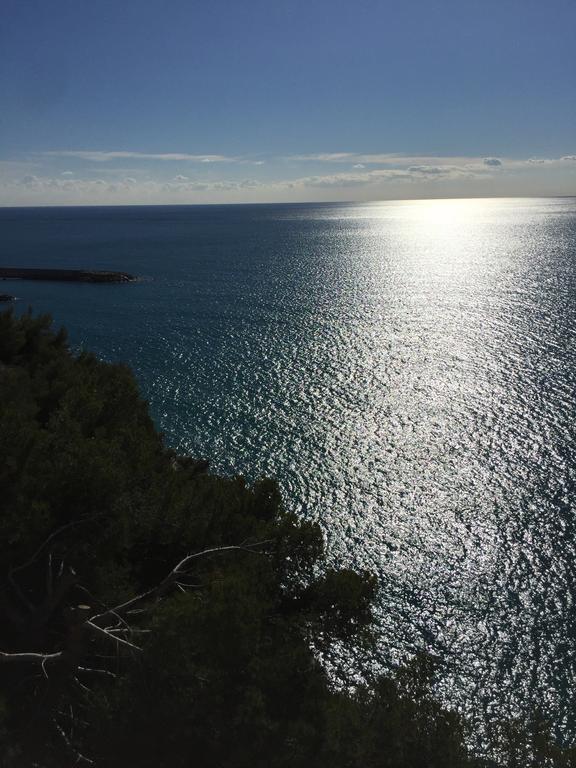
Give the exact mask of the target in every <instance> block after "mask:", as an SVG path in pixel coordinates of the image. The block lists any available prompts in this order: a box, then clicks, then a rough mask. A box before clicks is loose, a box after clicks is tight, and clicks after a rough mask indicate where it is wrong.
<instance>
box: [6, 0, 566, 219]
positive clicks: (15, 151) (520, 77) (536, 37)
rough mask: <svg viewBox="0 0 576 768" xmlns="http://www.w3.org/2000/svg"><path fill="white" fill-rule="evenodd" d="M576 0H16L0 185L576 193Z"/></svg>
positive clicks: (245, 193)
mask: <svg viewBox="0 0 576 768" xmlns="http://www.w3.org/2000/svg"><path fill="white" fill-rule="evenodd" d="M575 30H576V3H575V2H574V0H546V2H545V1H544V0H483V1H482V2H476V0H403V2H390V1H386V0H379V1H376V0H356V2H341V0H308V2H303V1H301V0H290V2H288V1H285V0H275V1H274V2H273V1H272V0H266V1H264V0H242V1H241V2H239V1H238V0H228V1H227V2H224V1H223V0H211V1H210V2H207V0H204V1H203V2H194V0H188V1H187V2H184V1H182V0H163V2H157V0H121V1H119V0H115V1H114V2H110V1H109V0H92V2H90V1H89V0H75V1H74V2H71V1H70V0H51V2H49V3H48V2H46V1H45V0H42V1H40V0H26V2H23V1H22V0H3V2H2V21H1V23H0V105H1V112H0V204H3V205H17V204H51V203H55V204H58V203H71V204H74V203H84V204H85V203H97V204H102V203H111V204H114V203H138V202H142V203H153V202H158V203H163V202H165V203H173V202H182V203H186V202H237V201H252V200H254V201H259V200H263V201H265V200H331V199H334V200H345V199H359V200H362V199H381V198H388V199H390V198H392V199H394V198H400V197H446V196H452V195H458V196H461V195H468V194H470V195H492V194H494V195H500V194H576V159H575V158H576V44H575V43H574V39H575V32H574V31H575Z"/></svg>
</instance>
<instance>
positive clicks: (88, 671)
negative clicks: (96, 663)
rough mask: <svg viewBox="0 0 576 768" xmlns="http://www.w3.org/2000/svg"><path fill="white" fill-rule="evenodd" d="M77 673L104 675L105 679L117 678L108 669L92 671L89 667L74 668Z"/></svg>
mask: <svg viewBox="0 0 576 768" xmlns="http://www.w3.org/2000/svg"><path fill="white" fill-rule="evenodd" d="M76 669H77V670H78V672H86V673H89V674H91V675H105V676H106V677H118V675H116V674H115V673H114V672H110V670H108V669H92V668H91V667H76Z"/></svg>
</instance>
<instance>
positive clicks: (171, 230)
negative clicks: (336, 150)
mask: <svg viewBox="0 0 576 768" xmlns="http://www.w3.org/2000/svg"><path fill="white" fill-rule="evenodd" d="M0 233H1V238H0V264H2V265H6V266H8V265H16V266H18V265H22V266H23V265H26V266H50V267H80V268H99V269H119V270H127V271H131V272H134V273H136V274H137V275H139V276H141V277H142V280H141V281H140V282H138V283H136V284H131V285H106V286H103V285H82V284H59V283H33V282H12V283H8V282H6V283H3V284H2V292H11V293H15V294H16V295H17V296H18V297H20V301H19V302H18V308H19V310H21V309H25V308H26V307H27V306H28V305H31V306H32V307H33V308H34V310H35V311H37V312H50V313H51V314H52V315H53V317H54V319H55V321H56V323H58V324H65V325H66V326H67V328H68V329H69V331H70V336H71V340H72V343H73V344H74V345H75V346H85V347H86V348H89V349H91V350H94V351H95V352H96V353H97V354H98V355H100V356H101V357H103V358H105V359H107V360H113V361H125V362H127V363H129V364H130V365H131V366H132V367H133V369H134V371H135V372H136V375H137V377H138V380H139V382H140V384H141V386H142V389H143V391H144V393H145V396H146V397H147V398H148V399H149V401H150V404H151V409H152V413H153V415H154V418H155V420H156V422H157V423H158V425H159V426H160V428H161V429H162V430H163V431H164V433H165V435H166V440H167V442H168V443H169V444H171V445H172V446H174V447H176V448H177V449H179V450H180V451H182V452H189V453H192V454H194V455H196V456H203V457H206V458H209V459H210V460H211V462H212V468H213V469H214V470H215V471H217V472H222V473H226V474H238V473H241V474H245V475H246V476H247V477H249V478H255V477H257V476H261V475H271V476H274V477H276V478H278V480H279V482H280V484H281V487H282V490H283V494H284V498H285V500H286V504H287V506H288V507H289V508H291V509H293V510H296V511H297V512H298V513H299V514H301V515H303V516H305V517H307V518H309V519H314V520H317V521H319V523H320V524H321V526H322V528H323V531H324V533H325V536H326V541H327V548H328V555H329V558H330V559H331V561H332V562H334V563H340V564H346V565H350V564H353V565H355V566H358V567H367V568H370V569H373V570H375V571H376V572H377V573H378V574H379V576H380V579H381V586H382V589H381V600H380V606H379V628H380V635H379V637H380V640H379V648H378V651H379V656H380V659H381V660H382V662H383V663H385V664H387V663H396V662H397V661H398V660H400V659H402V658H405V656H406V655H407V654H410V653H412V652H413V651H415V650H418V649H426V650H428V651H431V652H433V653H435V654H437V655H438V656H439V657H440V658H442V659H443V660H444V664H443V667H442V678H441V683H440V687H439V691H440V693H441V694H442V695H443V696H444V697H445V698H446V700H447V701H449V702H450V703H451V704H453V705H454V706H457V707H459V708H461V709H464V710H465V711H466V712H467V713H468V714H469V715H470V716H471V717H472V718H473V719H475V720H477V721H478V723H480V724H481V723H485V722H486V721H489V720H490V719H493V718H498V717H502V716H503V715H507V714H515V713H518V712H520V711H523V710H525V709H526V708H529V707H536V706H538V707H540V708H541V709H543V710H544V712H545V713H546V714H547V715H548V716H549V717H550V719H551V720H552V722H553V723H554V724H555V727H556V729H557V731H558V732H559V733H561V734H563V735H564V736H565V737H566V738H567V739H568V740H570V739H571V738H573V737H574V736H575V735H576V723H575V721H574V715H573V703H574V693H575V682H576V614H575V605H574V600H575V597H576V579H575V567H576V497H575V476H576V443H575V437H576V435H575V426H576V414H575V410H574V405H575V395H576V199H574V198H565V199H508V200H443V201H429V202H424V201H416V202H387V203H373V204H363V205H355V204H347V205H340V204H326V205H266V206H222V207H220V206H211V207H208V206H206V207H157V208H152V207H151V208H76V209H72V208H68V209H34V210H31V209H27V210H24V209H20V210H14V209H3V210H0Z"/></svg>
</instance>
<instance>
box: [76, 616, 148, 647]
mask: <svg viewBox="0 0 576 768" xmlns="http://www.w3.org/2000/svg"><path fill="white" fill-rule="evenodd" d="M85 626H87V627H90V629H91V630H92V631H93V632H94V633H95V634H97V635H100V636H101V637H105V638H106V639H107V640H113V641H114V642H115V643H118V644H119V645H125V646H127V647H128V648H132V649H133V650H135V651H141V650H142V648H140V647H139V646H138V645H134V643H131V642H130V641H129V640H124V638H123V637H117V636H116V635H112V634H111V633H110V632H108V630H106V629H102V627H99V626H98V625H97V624H93V623H92V622H91V621H86V622H85Z"/></svg>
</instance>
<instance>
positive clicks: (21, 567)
mask: <svg viewBox="0 0 576 768" xmlns="http://www.w3.org/2000/svg"><path fill="white" fill-rule="evenodd" d="M98 517H102V515H92V517H84V518H82V519H81V520H72V522H70V523H66V525H62V526H60V528H57V529H56V530H55V531H53V532H52V533H51V534H50V535H49V536H48V537H47V538H46V539H44V541H43V542H42V544H40V546H39V547H38V549H37V550H36V551H35V552H34V554H33V555H32V557H30V558H29V559H28V560H26V562H25V563H22V565H17V566H15V567H14V568H12V570H11V571H10V573H11V574H12V573H18V571H23V570H24V569H25V568H28V566H30V565H32V563H33V562H34V560H36V558H37V557H38V555H39V554H40V553H41V552H42V550H43V549H44V547H46V546H48V544H50V542H51V541H54V539H55V538H57V537H58V536H60V534H62V533H64V531H67V530H68V529H69V528H74V527H75V526H77V525H84V524H85V523H90V522H92V521H93V520H96V519H97V518H98Z"/></svg>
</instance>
